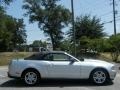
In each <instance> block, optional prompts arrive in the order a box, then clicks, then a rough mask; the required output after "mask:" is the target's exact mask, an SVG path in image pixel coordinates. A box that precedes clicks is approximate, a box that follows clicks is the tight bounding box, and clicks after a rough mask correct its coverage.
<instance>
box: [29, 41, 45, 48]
mask: <svg viewBox="0 0 120 90" xmlns="http://www.w3.org/2000/svg"><path fill="white" fill-rule="evenodd" d="M46 45H47V43H46V42H44V41H41V40H35V41H34V42H33V43H32V44H31V45H30V46H32V47H44V48H46Z"/></svg>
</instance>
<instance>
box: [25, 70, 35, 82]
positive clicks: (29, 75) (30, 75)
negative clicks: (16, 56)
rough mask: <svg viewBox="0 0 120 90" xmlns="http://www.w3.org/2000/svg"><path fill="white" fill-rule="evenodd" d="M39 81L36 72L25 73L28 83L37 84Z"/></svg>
mask: <svg viewBox="0 0 120 90" xmlns="http://www.w3.org/2000/svg"><path fill="white" fill-rule="evenodd" d="M36 81H37V75H36V73H34V72H28V73H26V75H25V82H26V83H27V84H35V83H36Z"/></svg>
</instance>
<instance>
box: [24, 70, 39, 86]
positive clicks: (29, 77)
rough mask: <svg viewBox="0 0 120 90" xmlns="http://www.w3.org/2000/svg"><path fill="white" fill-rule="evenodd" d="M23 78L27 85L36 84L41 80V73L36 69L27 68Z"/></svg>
mask: <svg viewBox="0 0 120 90" xmlns="http://www.w3.org/2000/svg"><path fill="white" fill-rule="evenodd" d="M22 77H23V80H24V83H25V84H26V85H29V86H34V85H36V84H37V83H38V82H39V79H40V75H39V73H38V72H37V71H35V70H27V71H25V72H24V74H23V76H22Z"/></svg>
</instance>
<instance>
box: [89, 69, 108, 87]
mask: <svg viewBox="0 0 120 90" xmlns="http://www.w3.org/2000/svg"><path fill="white" fill-rule="evenodd" d="M90 79H91V80H92V81H93V83H95V84H97V85H102V84H104V83H106V82H107V80H108V73H107V72H106V71H105V70H104V69H96V70H94V71H93V72H92V73H91V76H90Z"/></svg>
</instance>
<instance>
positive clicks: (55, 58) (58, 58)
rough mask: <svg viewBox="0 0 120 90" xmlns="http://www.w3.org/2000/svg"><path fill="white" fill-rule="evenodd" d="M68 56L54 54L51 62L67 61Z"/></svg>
mask: <svg viewBox="0 0 120 90" xmlns="http://www.w3.org/2000/svg"><path fill="white" fill-rule="evenodd" d="M68 60H69V56H67V55H65V54H61V53H54V54H53V61H68Z"/></svg>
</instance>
